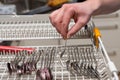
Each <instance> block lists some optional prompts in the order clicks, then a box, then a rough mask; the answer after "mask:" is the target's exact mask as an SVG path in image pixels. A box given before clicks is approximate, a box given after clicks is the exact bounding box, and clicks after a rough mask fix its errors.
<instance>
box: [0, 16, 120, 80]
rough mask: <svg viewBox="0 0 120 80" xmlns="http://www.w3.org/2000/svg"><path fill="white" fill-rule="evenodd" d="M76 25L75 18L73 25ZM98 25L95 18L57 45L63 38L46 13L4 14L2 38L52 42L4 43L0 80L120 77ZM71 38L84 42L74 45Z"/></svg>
mask: <svg viewBox="0 0 120 80" xmlns="http://www.w3.org/2000/svg"><path fill="white" fill-rule="evenodd" d="M44 16H46V15H44ZM73 24H74V22H73V21H71V23H70V25H69V26H72V25H73ZM94 28H95V26H94V24H93V22H92V20H91V21H90V22H89V23H88V24H87V25H86V26H85V27H83V28H82V29H81V30H80V31H78V32H77V33H76V34H75V35H74V36H72V37H71V38H70V39H69V40H63V41H64V44H53V43H54V40H57V41H59V40H62V37H61V35H60V34H59V33H57V32H56V30H55V28H54V27H52V25H51V24H50V21H49V20H47V19H45V18H44V19H43V15H32V16H31V15H19V16H17V15H6V16H4V15H2V16H0V39H1V41H15V40H39V41H41V42H42V41H43V42H44V41H48V43H49V44H46V45H39V46H29V45H28V46H15V47H11V46H7V47H3V46H1V47H2V48H1V50H0V80H13V79H14V80H119V79H118V76H117V69H116V67H115V66H114V64H113V63H112V61H111V60H110V58H109V57H108V55H107V54H106V51H105V48H104V45H103V44H102V42H101V41H100V42H99V41H98V40H99V39H97V40H96V37H95V35H96V33H95V32H94ZM49 40H50V41H51V42H49ZM70 40H82V41H83V42H82V43H77V44H74V42H72V43H71V42H70ZM84 40H85V41H86V40H87V41H88V42H85V41H84ZM50 43H51V44H50ZM33 44H34V41H33ZM5 48H7V49H5Z"/></svg>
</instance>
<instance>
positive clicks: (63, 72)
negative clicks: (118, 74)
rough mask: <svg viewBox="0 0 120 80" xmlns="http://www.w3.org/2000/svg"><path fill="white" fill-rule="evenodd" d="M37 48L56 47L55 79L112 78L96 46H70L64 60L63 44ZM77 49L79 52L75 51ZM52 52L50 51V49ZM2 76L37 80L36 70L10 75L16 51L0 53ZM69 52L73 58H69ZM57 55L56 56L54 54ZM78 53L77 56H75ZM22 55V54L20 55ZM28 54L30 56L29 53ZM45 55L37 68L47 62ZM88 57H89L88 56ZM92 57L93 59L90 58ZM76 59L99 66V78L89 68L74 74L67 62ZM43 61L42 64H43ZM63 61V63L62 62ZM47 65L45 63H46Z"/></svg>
mask: <svg viewBox="0 0 120 80" xmlns="http://www.w3.org/2000/svg"><path fill="white" fill-rule="evenodd" d="M32 48H36V50H37V51H39V50H44V51H46V50H48V49H49V50H50V49H52V48H54V52H52V58H53V59H52V62H51V70H52V74H53V76H54V78H53V79H54V80H109V79H111V76H110V75H109V70H108V68H107V66H106V63H105V61H104V58H103V55H102V54H101V51H100V50H99V51H98V52H95V51H94V48H93V46H92V45H77V47H76V46H68V47H67V48H66V51H65V55H64V56H63V58H62V62H61V61H60V58H59V55H60V54H59V52H60V51H62V50H64V47H63V46H58V47H55V46H53V47H32ZM77 49H78V50H77ZM75 50H77V51H78V52H75ZM49 52H50V51H49ZM0 54H1V55H0V64H1V65H0V78H1V80H19V79H20V80H36V76H35V72H33V73H32V74H31V75H22V76H18V75H17V74H16V73H13V74H12V75H9V73H8V69H7V67H6V64H7V62H10V61H11V60H13V59H14V58H15V55H14V54H15V53H9V52H1V53H0ZM68 54H69V56H71V57H72V58H70V59H68V57H67V56H68ZM53 55H55V56H56V57H55V56H53ZM75 55H76V56H75ZM19 56H20V55H19ZM26 56H30V55H27V53H26ZM43 57H45V55H41V57H40V60H39V61H38V63H37V68H39V67H41V66H42V64H43V63H44V62H45V60H44V59H43ZM87 57H88V58H87ZM89 58H91V59H89ZM74 59H78V61H80V62H83V63H84V64H85V63H86V64H87V63H89V64H90V63H92V64H93V65H94V64H95V65H96V66H97V71H98V72H99V78H98V77H94V76H93V77H92V76H91V74H90V73H88V72H87V69H84V68H81V69H82V71H81V74H80V75H78V74H77V73H74V75H73V74H72V72H70V71H69V70H67V67H66V62H67V61H68V60H71V61H77V60H74ZM41 63H42V64H41ZM61 63H62V64H61ZM44 66H45V65H44ZM73 72H74V71H73Z"/></svg>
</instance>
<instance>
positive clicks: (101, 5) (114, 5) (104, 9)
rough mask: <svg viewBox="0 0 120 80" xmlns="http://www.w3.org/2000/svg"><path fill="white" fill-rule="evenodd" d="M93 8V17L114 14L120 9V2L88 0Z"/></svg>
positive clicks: (115, 0) (119, 0)
mask: <svg viewBox="0 0 120 80" xmlns="http://www.w3.org/2000/svg"><path fill="white" fill-rule="evenodd" d="M87 1H88V2H89V3H90V4H91V6H92V8H93V15H100V14H107V13H112V12H114V11H117V10H118V9H120V0H87Z"/></svg>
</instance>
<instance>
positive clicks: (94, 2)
mask: <svg viewBox="0 0 120 80" xmlns="http://www.w3.org/2000/svg"><path fill="white" fill-rule="evenodd" d="M87 2H88V4H89V5H90V7H91V11H92V15H97V11H98V10H99V9H100V7H101V5H102V0H87Z"/></svg>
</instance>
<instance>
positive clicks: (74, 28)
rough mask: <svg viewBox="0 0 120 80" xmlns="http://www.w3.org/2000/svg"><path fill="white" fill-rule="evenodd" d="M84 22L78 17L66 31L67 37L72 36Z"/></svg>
mask: <svg viewBox="0 0 120 80" xmlns="http://www.w3.org/2000/svg"><path fill="white" fill-rule="evenodd" d="M84 25H85V23H82V22H81V21H80V19H79V20H78V21H77V22H76V23H75V24H74V25H73V26H72V27H71V29H70V30H69V31H68V34H67V38H70V37H71V36H73V35H74V34H75V33H77V32H78V31H79V30H80V29H81V28H82V27H83V26H84Z"/></svg>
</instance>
